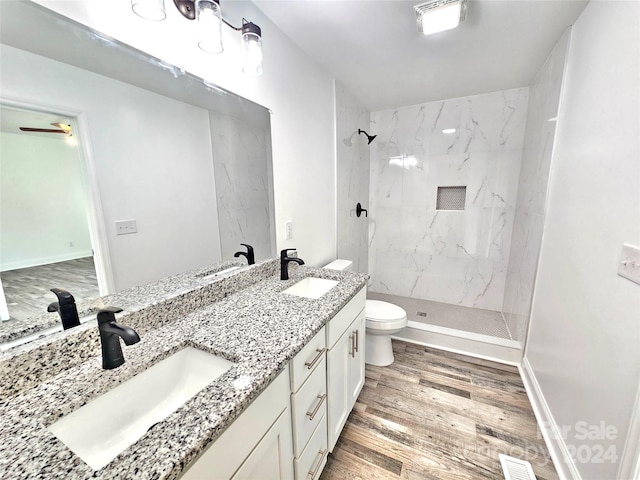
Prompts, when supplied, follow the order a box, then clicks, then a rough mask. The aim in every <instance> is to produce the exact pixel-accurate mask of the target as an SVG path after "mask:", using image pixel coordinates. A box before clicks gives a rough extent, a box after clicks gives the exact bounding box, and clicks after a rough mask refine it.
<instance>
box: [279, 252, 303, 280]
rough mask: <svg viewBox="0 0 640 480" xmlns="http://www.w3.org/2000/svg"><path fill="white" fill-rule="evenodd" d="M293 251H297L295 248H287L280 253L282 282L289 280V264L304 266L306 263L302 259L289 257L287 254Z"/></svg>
mask: <svg viewBox="0 0 640 480" xmlns="http://www.w3.org/2000/svg"><path fill="white" fill-rule="evenodd" d="M293 250H295V248H285V249H284V250H281V251H280V280H289V262H295V263H297V264H298V265H304V261H303V260H302V259H301V258H298V257H289V256H287V252H290V251H293Z"/></svg>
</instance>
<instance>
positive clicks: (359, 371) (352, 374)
mask: <svg viewBox="0 0 640 480" xmlns="http://www.w3.org/2000/svg"><path fill="white" fill-rule="evenodd" d="M365 328H366V319H365V315H364V311H362V312H360V315H358V318H357V319H356V320H355V322H353V324H351V326H350V327H349V330H348V331H349V332H351V333H350V335H351V337H352V341H353V346H352V347H351V355H350V361H349V395H348V404H347V410H348V412H350V411H351V409H352V408H353V406H354V405H355V403H356V400H357V399H358V395H360V391H361V390H362V386H363V385H364V346H365V341H364V336H365ZM347 415H348V413H347Z"/></svg>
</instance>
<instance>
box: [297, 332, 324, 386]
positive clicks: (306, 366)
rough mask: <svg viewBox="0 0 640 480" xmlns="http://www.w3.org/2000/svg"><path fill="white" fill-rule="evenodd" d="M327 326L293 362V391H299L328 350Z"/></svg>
mask: <svg viewBox="0 0 640 480" xmlns="http://www.w3.org/2000/svg"><path fill="white" fill-rule="evenodd" d="M326 350H327V349H326V344H325V327H322V329H321V330H320V331H319V332H318V333H317V334H316V335H315V337H313V338H312V339H311V341H310V342H309V343H307V344H306V345H305V347H304V348H303V349H302V350H300V352H298V354H297V355H296V356H295V357H294V358H293V361H292V362H291V391H292V392H294V393H295V392H297V391H298V389H299V388H300V386H301V385H302V384H303V383H304V381H305V380H306V379H307V378H308V377H309V375H311V373H312V372H313V369H314V367H315V366H316V365H318V363H319V362H320V361H321V360H322V359H323V358H324V356H325V355H324V352H325V351H326Z"/></svg>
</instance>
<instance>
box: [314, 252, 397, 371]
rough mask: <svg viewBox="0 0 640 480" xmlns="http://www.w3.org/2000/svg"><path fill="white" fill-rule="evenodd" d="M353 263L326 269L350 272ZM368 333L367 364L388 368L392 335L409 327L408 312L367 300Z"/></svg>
mask: <svg viewBox="0 0 640 480" xmlns="http://www.w3.org/2000/svg"><path fill="white" fill-rule="evenodd" d="M352 265H353V262H351V261H350V260H340V259H338V260H334V261H333V262H331V263H330V264H328V265H326V266H325V267H324V268H330V269H332V270H342V271H350V270H351V267H352ZM365 317H366V320H367V332H366V335H365V338H366V344H365V363H368V364H370V365H376V366H379V367H386V366H387V365H391V364H392V363H393V349H392V347H391V335H393V334H394V333H398V332H399V331H400V330H402V329H403V328H404V327H406V326H407V312H405V311H404V310H403V309H402V308H400V307H398V306H397V305H394V304H392V303H388V302H381V301H380V300H367V302H366V306H365Z"/></svg>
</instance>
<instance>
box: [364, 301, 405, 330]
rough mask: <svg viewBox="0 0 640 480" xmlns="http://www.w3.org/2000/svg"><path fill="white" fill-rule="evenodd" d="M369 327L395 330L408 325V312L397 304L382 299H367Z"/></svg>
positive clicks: (366, 311)
mask: <svg viewBox="0 0 640 480" xmlns="http://www.w3.org/2000/svg"><path fill="white" fill-rule="evenodd" d="M365 317H366V319H367V327H369V328H374V329H376V330H395V329H399V328H403V327H405V326H406V325H407V312H405V311H404V309H402V308H400V307H399V306H397V305H394V304H392V303H388V302H382V301H380V300H367V301H366V305H365Z"/></svg>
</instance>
